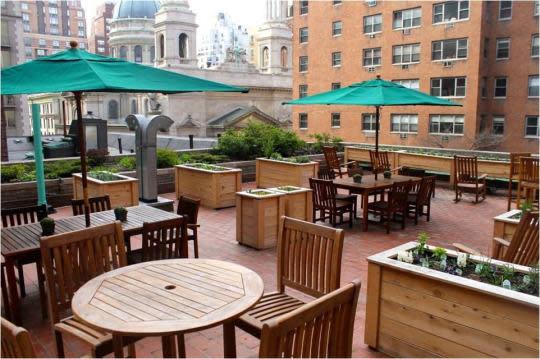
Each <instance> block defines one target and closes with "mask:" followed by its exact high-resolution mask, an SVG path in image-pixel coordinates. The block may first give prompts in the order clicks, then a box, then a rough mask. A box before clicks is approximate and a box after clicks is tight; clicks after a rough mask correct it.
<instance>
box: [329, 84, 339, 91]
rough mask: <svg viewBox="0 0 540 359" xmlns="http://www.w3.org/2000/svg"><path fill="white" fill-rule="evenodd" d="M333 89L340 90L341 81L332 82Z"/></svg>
mask: <svg viewBox="0 0 540 359" xmlns="http://www.w3.org/2000/svg"><path fill="white" fill-rule="evenodd" d="M331 88H332V91H333V90H339V89H340V88H341V82H332V86H331Z"/></svg>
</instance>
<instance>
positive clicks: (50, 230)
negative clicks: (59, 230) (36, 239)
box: [39, 217, 55, 236]
mask: <svg viewBox="0 0 540 359" xmlns="http://www.w3.org/2000/svg"><path fill="white" fill-rule="evenodd" d="M39 224H40V225H41V235H43V236H50V235H53V234H54V227H55V223H54V219H52V218H50V217H45V218H43V219H42V220H41V221H39Z"/></svg>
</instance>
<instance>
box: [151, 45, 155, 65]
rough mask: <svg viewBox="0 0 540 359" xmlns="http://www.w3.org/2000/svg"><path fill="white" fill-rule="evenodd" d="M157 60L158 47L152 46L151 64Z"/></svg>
mask: <svg viewBox="0 0 540 359" xmlns="http://www.w3.org/2000/svg"><path fill="white" fill-rule="evenodd" d="M155 59H156V47H155V46H154V45H152V46H150V62H154V60H155Z"/></svg>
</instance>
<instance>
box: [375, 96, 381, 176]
mask: <svg viewBox="0 0 540 359" xmlns="http://www.w3.org/2000/svg"><path fill="white" fill-rule="evenodd" d="M379 116H380V110H379V106H375V158H376V159H377V161H379ZM377 165H378V164H377V163H376V164H375V166H377ZM378 172H379V171H378V169H375V181H376V180H377V173H378Z"/></svg>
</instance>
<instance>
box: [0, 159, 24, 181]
mask: <svg viewBox="0 0 540 359" xmlns="http://www.w3.org/2000/svg"><path fill="white" fill-rule="evenodd" d="M27 171H28V169H27V166H25V165H24V164H22V163H18V164H16V165H3V166H2V167H1V168H0V176H1V178H2V182H4V183H5V182H12V181H15V180H17V179H18V178H20V177H21V176H22V175H24V173H25V172H27Z"/></svg>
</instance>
